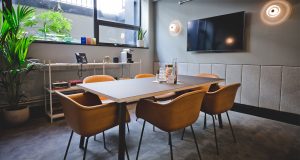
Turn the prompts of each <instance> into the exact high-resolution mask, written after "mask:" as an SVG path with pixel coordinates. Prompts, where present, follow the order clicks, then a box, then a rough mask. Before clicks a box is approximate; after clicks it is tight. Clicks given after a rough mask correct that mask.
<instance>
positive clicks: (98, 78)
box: [83, 75, 116, 103]
mask: <svg viewBox="0 0 300 160" xmlns="http://www.w3.org/2000/svg"><path fill="white" fill-rule="evenodd" d="M115 80H116V79H115V78H114V77H112V76H110V75H92V76H88V77H85V78H84V79H83V83H95V82H107V81H115ZM99 98H100V99H101V101H107V103H110V102H112V101H109V100H108V98H106V97H101V96H99ZM104 103H105V102H104Z"/></svg>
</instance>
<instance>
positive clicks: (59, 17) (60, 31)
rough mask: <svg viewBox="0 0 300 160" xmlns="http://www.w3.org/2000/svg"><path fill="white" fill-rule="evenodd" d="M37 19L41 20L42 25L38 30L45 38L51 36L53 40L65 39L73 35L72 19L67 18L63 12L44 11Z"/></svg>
mask: <svg viewBox="0 0 300 160" xmlns="http://www.w3.org/2000/svg"><path fill="white" fill-rule="evenodd" d="M37 20H38V21H39V22H41V26H42V27H41V28H40V29H38V31H39V32H40V33H42V35H43V37H44V39H45V40H47V39H49V36H50V37H51V38H52V40H64V39H65V38H66V37H70V35H71V30H72V23H71V20H69V19H68V18H65V17H64V16H63V14H62V12H59V11H47V12H43V13H41V14H39V15H38V16H37ZM51 38H50V39H51Z"/></svg>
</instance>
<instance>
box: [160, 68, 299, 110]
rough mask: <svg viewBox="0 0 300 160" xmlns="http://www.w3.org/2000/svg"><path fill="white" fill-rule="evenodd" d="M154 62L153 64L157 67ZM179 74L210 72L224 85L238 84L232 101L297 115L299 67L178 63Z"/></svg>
mask: <svg viewBox="0 0 300 160" xmlns="http://www.w3.org/2000/svg"><path fill="white" fill-rule="evenodd" d="M159 64H164V63H155V64H154V67H156V68H158V66H159ZM178 70H179V71H178V72H179V74H182V75H196V74H199V73H213V74H217V75H219V76H220V77H221V78H224V79H225V82H224V84H227V85H228V84H232V83H241V84H242V86H241V87H240V88H239V90H238V92H237V95H236V99H235V102H236V103H241V104H247V105H251V106H256V107H262V108H268V109H273V110H279V111H284V112H290V113H295V114H300V67H289V66H263V65H262V66H261V65H235V64H197V63H178Z"/></svg>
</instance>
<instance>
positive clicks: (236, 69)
mask: <svg viewBox="0 0 300 160" xmlns="http://www.w3.org/2000/svg"><path fill="white" fill-rule="evenodd" d="M233 83H242V65H227V66H226V84H227V85H229V84H233ZM241 88H242V87H240V88H239V89H238V91H237V94H236V97H235V102H236V103H241Z"/></svg>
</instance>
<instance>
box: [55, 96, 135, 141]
mask: <svg viewBox="0 0 300 160" xmlns="http://www.w3.org/2000/svg"><path fill="white" fill-rule="evenodd" d="M56 93H57V94H58V95H59V97H60V101H61V103H62V108H63V111H64V114H65V118H66V121H67V123H68V125H70V127H71V128H72V129H73V131H74V132H76V133H77V134H79V135H81V136H84V137H89V136H93V135H96V134H98V133H101V132H103V131H105V130H107V129H110V128H112V127H115V126H117V125H118V108H117V105H116V104H115V103H109V104H101V101H100V100H99V98H98V96H97V95H94V94H92V93H89V92H86V93H78V94H73V95H64V94H62V93H60V92H58V91H57V92H56ZM129 121H130V116H129V113H128V111H126V122H129Z"/></svg>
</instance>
